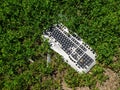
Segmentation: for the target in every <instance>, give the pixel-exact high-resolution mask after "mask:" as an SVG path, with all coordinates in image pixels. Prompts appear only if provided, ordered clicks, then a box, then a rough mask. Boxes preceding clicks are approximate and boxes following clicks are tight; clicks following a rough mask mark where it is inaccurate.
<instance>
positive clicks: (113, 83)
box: [62, 69, 120, 90]
mask: <svg viewBox="0 0 120 90" xmlns="http://www.w3.org/2000/svg"><path fill="white" fill-rule="evenodd" d="M105 75H108V77H109V79H108V80H106V82H103V84H102V85H101V84H100V83H97V84H96V88H98V89H99V90H118V88H119V86H120V84H119V83H120V81H119V77H118V75H117V73H115V72H114V71H112V70H111V69H105ZM62 89H63V90H73V89H72V88H69V87H68V86H67V84H66V83H65V81H64V80H63V82H62ZM75 90H90V88H89V87H76V88H75Z"/></svg>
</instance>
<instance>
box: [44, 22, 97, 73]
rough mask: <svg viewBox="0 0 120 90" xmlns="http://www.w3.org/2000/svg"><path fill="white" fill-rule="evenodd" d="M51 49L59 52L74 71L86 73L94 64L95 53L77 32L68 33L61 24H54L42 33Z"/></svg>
mask: <svg viewBox="0 0 120 90" xmlns="http://www.w3.org/2000/svg"><path fill="white" fill-rule="evenodd" d="M43 36H44V38H46V39H48V41H49V43H50V47H51V49H53V50H54V51H56V52H57V53H59V54H60V55H61V56H62V57H63V58H64V61H65V62H66V63H68V64H69V65H70V66H71V67H72V68H74V69H75V70H76V71H78V72H80V73H82V72H85V73H87V72H88V71H89V70H90V69H91V68H92V67H93V66H94V65H95V63H96V62H95V57H96V54H95V53H94V52H93V50H92V49H91V48H90V47H89V45H87V44H86V43H85V42H84V41H83V40H82V39H81V38H80V37H78V35H77V34H73V35H72V34H70V33H69V30H68V28H67V27H65V26H64V25H63V24H55V25H53V26H52V27H50V28H49V29H48V30H46V31H45V32H44V34H43Z"/></svg>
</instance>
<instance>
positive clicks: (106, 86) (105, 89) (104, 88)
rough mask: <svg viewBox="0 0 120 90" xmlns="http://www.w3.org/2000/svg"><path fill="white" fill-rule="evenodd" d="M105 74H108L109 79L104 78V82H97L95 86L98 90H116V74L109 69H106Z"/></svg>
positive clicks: (117, 82) (117, 78)
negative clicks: (101, 83)
mask: <svg viewBox="0 0 120 90" xmlns="http://www.w3.org/2000/svg"><path fill="white" fill-rule="evenodd" d="M105 75H108V77H109V79H108V80H106V82H104V83H103V85H100V84H99V83H97V85H96V87H98V88H99V90H117V89H118V87H119V77H118V75H117V74H116V73H115V72H114V71H112V70H111V69H106V70H105Z"/></svg>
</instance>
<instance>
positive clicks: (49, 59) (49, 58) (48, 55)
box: [47, 53, 51, 67]
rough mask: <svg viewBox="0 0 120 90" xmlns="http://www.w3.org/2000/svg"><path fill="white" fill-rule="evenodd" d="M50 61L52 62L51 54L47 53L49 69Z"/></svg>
mask: <svg viewBox="0 0 120 90" xmlns="http://www.w3.org/2000/svg"><path fill="white" fill-rule="evenodd" d="M50 61H51V57H50V54H49V53H47V67H48V63H50Z"/></svg>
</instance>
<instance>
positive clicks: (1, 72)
mask: <svg viewBox="0 0 120 90" xmlns="http://www.w3.org/2000/svg"><path fill="white" fill-rule="evenodd" d="M119 17H120V1H119V0H109V1H103V0H96V1H89V0H85V1H83V0H69V1H68V0H61V1H58V0H51V1H49V0H39V1H38V0H22V1H17V0H5V1H4V0H2V1H1V2H0V23H1V24H0V88H1V89H3V90H21V89H24V90H27V89H28V90H29V89H30V90H39V89H40V90H55V89H58V90H59V89H61V85H60V84H61V79H62V78H64V79H65V81H66V83H67V84H68V86H70V87H72V88H74V87H77V86H89V87H90V88H95V85H96V83H97V82H101V83H102V82H104V81H105V80H106V79H107V76H105V75H104V73H103V72H104V69H103V68H110V69H112V70H114V71H115V72H117V71H119V70H120V69H119V68H120V61H119V60H120V18H119ZM55 23H63V24H64V25H65V26H67V27H68V28H69V29H70V31H71V32H76V33H77V34H78V35H79V36H80V37H82V38H83V39H84V41H85V42H86V43H88V44H89V45H90V46H91V47H92V48H93V49H94V50H95V52H96V53H97V64H96V66H95V67H94V68H93V69H92V70H91V74H83V75H81V74H78V73H77V72H75V71H74V70H73V69H72V68H71V67H70V66H69V65H67V64H66V63H64V62H63V61H62V58H61V57H60V56H59V55H58V54H57V53H55V52H54V51H51V54H52V62H51V64H50V65H49V67H46V61H45V60H46V54H47V52H48V49H49V46H48V45H47V43H44V41H43V39H42V37H41V35H42V33H43V31H44V30H46V29H47V28H48V27H49V26H51V25H52V24H55ZM29 58H32V59H33V60H35V63H32V64H30V62H29V61H28V59H29ZM113 58H116V59H115V60H114V59H113ZM60 73H63V74H62V75H61V74H60ZM55 75H56V77H55ZM93 77H95V78H93ZM93 82H94V83H93Z"/></svg>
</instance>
